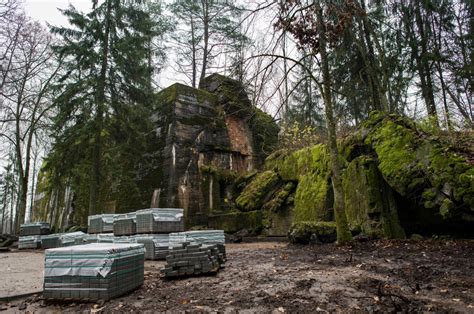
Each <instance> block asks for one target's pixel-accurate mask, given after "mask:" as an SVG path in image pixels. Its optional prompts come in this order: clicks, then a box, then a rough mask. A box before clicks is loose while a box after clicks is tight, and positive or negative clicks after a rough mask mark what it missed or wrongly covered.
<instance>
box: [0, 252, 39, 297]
mask: <svg viewBox="0 0 474 314" xmlns="http://www.w3.org/2000/svg"><path fill="white" fill-rule="evenodd" d="M43 267H44V254H43V252H41V251H29V252H25V251H20V252H14V253H10V252H8V253H0V278H1V281H0V298H5V297H8V296H12V295H18V294H25V293H31V292H37V291H42V290H43Z"/></svg>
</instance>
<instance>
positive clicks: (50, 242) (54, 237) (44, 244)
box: [41, 233, 63, 249]
mask: <svg viewBox="0 0 474 314" xmlns="http://www.w3.org/2000/svg"><path fill="white" fill-rule="evenodd" d="M61 235H63V234H62V233H53V234H48V235H43V236H41V248H42V249H53V248H56V247H60V246H61V242H60V241H59V237H60V236H61Z"/></svg>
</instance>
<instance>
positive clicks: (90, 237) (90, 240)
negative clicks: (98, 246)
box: [82, 234, 98, 244]
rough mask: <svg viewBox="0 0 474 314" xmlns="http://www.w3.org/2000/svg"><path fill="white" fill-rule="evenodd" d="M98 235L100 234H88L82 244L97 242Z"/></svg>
mask: <svg viewBox="0 0 474 314" xmlns="http://www.w3.org/2000/svg"><path fill="white" fill-rule="evenodd" d="M97 236H98V234H86V235H85V236H84V238H82V244H90V243H97V242H98V240H97Z"/></svg>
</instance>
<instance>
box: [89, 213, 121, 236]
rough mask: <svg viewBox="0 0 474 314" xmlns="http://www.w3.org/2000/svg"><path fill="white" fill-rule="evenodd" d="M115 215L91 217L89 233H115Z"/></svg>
mask: <svg viewBox="0 0 474 314" xmlns="http://www.w3.org/2000/svg"><path fill="white" fill-rule="evenodd" d="M114 217H115V215H114V214H102V215H93V216H89V219H88V228H87V232H88V233H106V232H113V231H114Z"/></svg>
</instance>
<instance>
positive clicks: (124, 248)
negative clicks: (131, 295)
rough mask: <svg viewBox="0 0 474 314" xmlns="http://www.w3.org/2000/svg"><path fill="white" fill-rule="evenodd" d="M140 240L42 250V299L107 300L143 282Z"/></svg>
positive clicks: (142, 254)
mask: <svg viewBox="0 0 474 314" xmlns="http://www.w3.org/2000/svg"><path fill="white" fill-rule="evenodd" d="M144 253H145V251H144V248H143V245H142V244H137V243H134V244H123V243H122V244H118V243H114V244H107V243H93V244H86V245H77V246H70V247H66V248H57V249H48V250H46V251H45V272H44V289H43V297H44V298H45V299H68V300H76V299H77V300H109V299H112V298H115V297H117V296H120V295H122V294H124V293H127V292H129V291H132V290H134V289H136V288H138V287H139V286H141V285H142V284H143V279H144Z"/></svg>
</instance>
